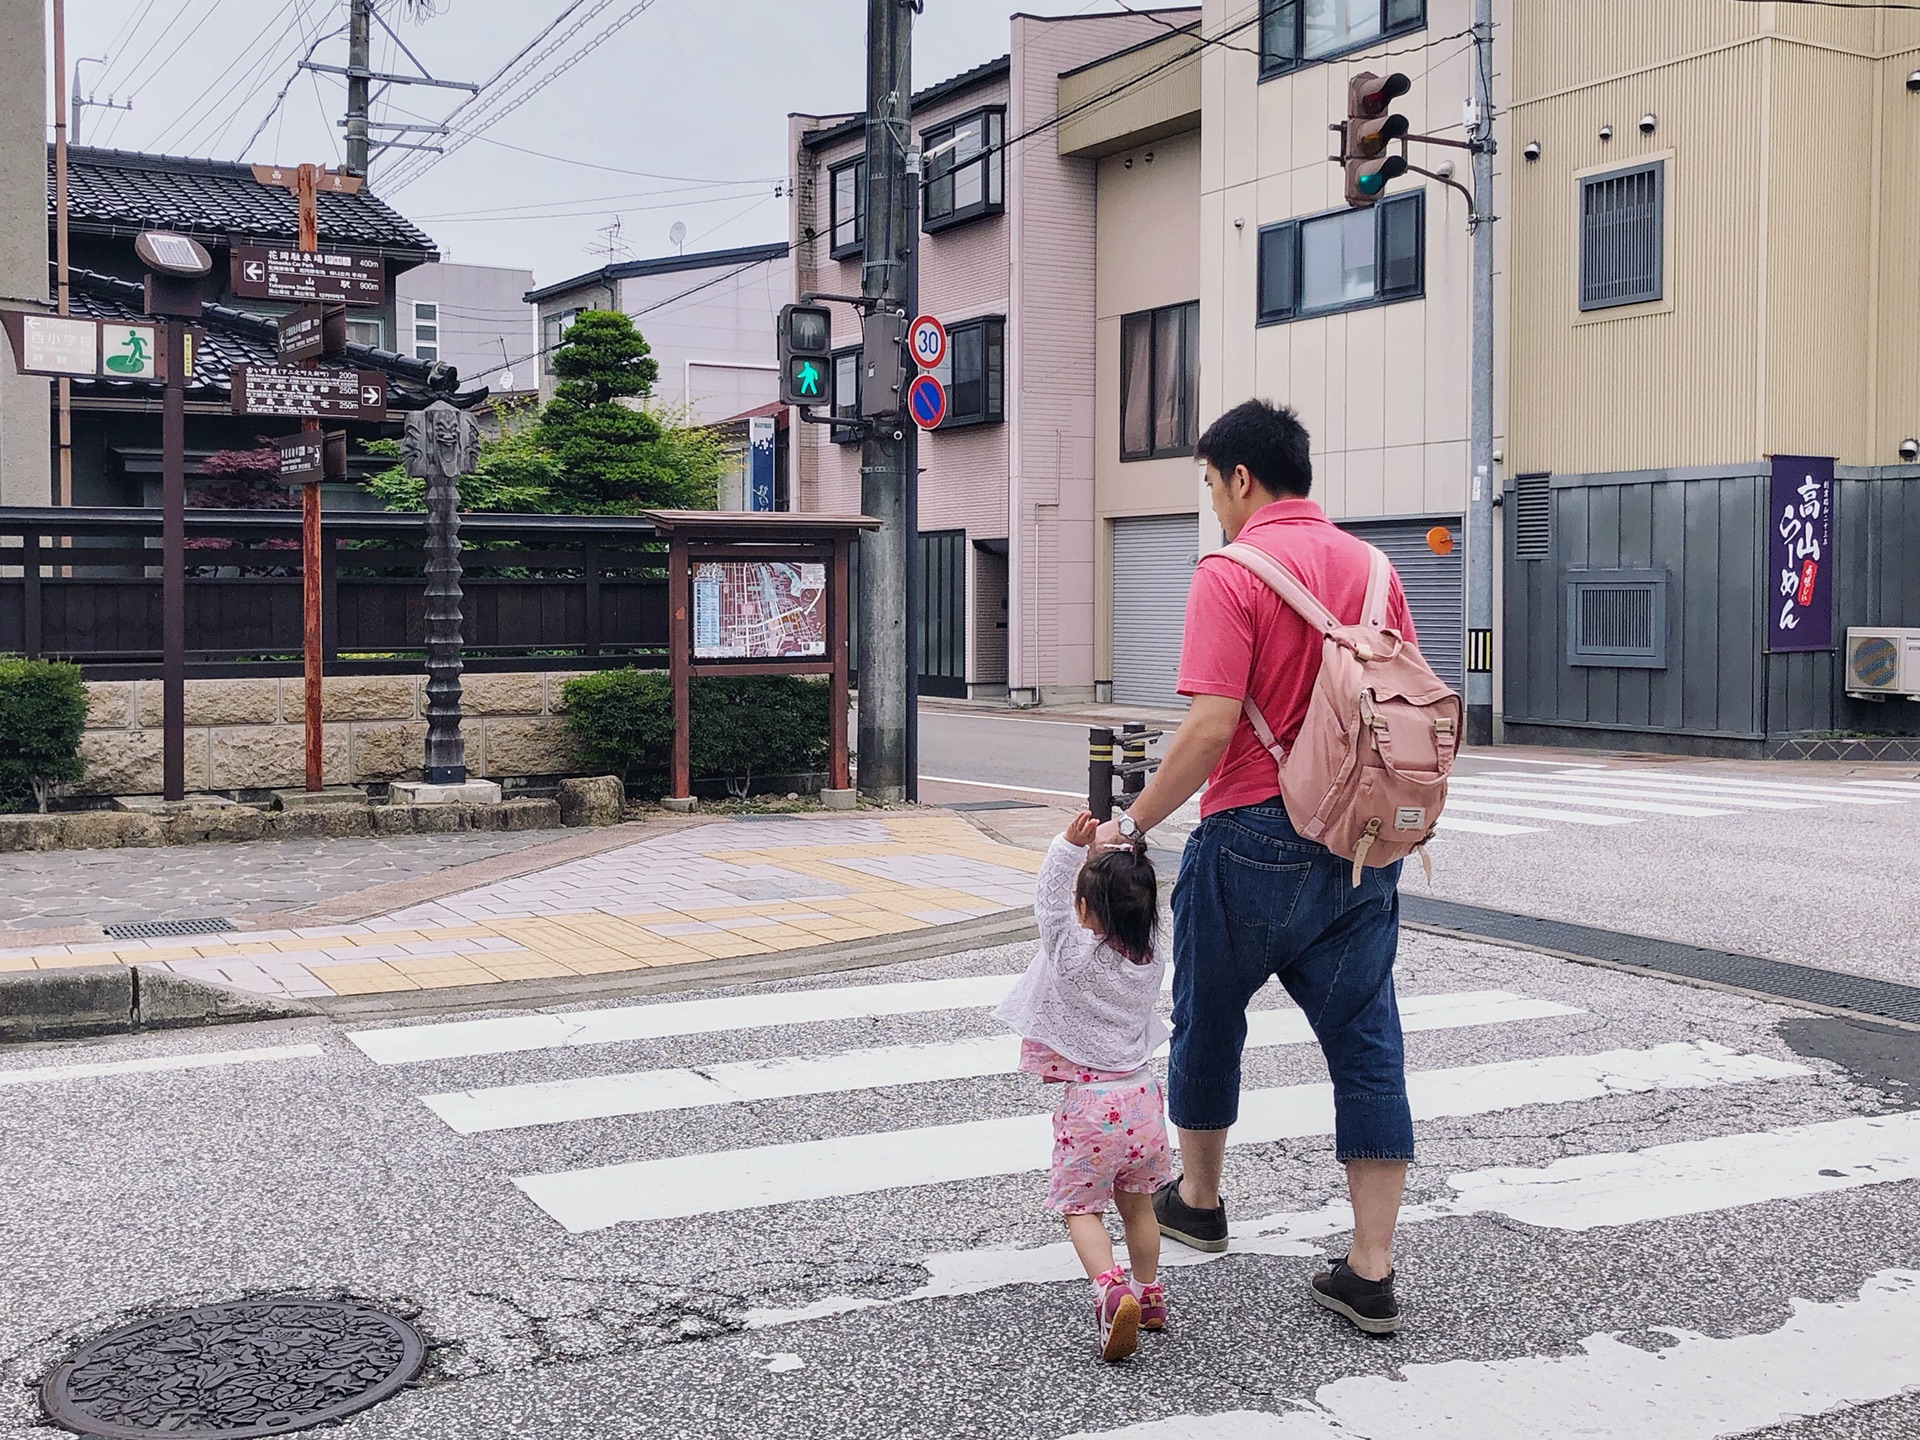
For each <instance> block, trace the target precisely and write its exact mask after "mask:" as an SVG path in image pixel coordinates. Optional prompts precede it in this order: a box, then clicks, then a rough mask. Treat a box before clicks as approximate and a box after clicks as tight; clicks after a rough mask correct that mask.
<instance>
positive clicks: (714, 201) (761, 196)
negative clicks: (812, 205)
mask: <svg viewBox="0 0 1920 1440" xmlns="http://www.w3.org/2000/svg"><path fill="white" fill-rule="evenodd" d="M746 198H748V197H747V196H746V195H743V194H734V195H708V196H704V197H702V198H701V199H698V200H663V201H662V202H661V203H660V204H658V205H621V206H617V207H611V208H610V207H608V206H605V205H595V204H592V203H590V202H587V201H579V202H567V201H561V202H557V203H561V204H567V203H578V204H579V205H580V206H581V208H580V209H577V210H534V211H532V212H531V213H526V214H510V213H506V212H504V211H499V210H452V211H445V212H443V213H441V214H437V215H416V216H415V217H414V219H416V220H418V221H420V222H422V223H425V222H426V221H429V220H438V221H443V222H450V223H454V224H459V223H462V222H465V223H473V222H476V221H481V220H489V221H510V220H571V219H578V218H580V217H581V216H586V215H639V214H644V213H646V212H647V211H650V210H690V209H692V208H693V207H694V206H696V205H726V204H730V203H731V202H733V201H736V200H744V199H746ZM775 198H777V197H776V196H774V195H769V194H766V193H764V192H756V193H755V194H754V195H753V196H752V199H753V201H754V203H755V204H758V203H760V202H761V201H763V200H772V199H775Z"/></svg>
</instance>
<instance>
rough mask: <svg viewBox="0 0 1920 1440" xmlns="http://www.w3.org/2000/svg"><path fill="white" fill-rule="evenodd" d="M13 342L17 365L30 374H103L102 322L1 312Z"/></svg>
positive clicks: (23, 312) (0, 314)
mask: <svg viewBox="0 0 1920 1440" xmlns="http://www.w3.org/2000/svg"><path fill="white" fill-rule="evenodd" d="M0 321H4V322H5V324H6V327H7V338H8V339H9V340H11V341H12V342H13V358H14V364H15V365H16V366H17V367H18V368H19V369H20V370H22V371H24V372H26V373H27V374H30V375H97V374H99V373H100V322H99V321H97V320H73V319H69V318H67V317H66V316H62V315H33V314H28V313H27V312H25V311H21V310H8V311H6V312H4V313H0Z"/></svg>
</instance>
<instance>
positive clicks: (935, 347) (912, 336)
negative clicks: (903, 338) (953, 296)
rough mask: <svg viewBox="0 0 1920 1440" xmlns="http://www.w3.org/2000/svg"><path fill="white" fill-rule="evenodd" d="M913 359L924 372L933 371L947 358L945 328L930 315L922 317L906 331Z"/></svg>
mask: <svg viewBox="0 0 1920 1440" xmlns="http://www.w3.org/2000/svg"><path fill="white" fill-rule="evenodd" d="M907 341H908V346H909V348H910V349H912V351H913V358H914V361H915V363H916V364H918V365H919V366H920V367H921V368H922V369H924V370H932V369H935V368H936V367H937V366H938V365H939V364H940V362H941V361H942V360H944V359H946V358H947V327H946V326H944V325H942V324H941V323H940V322H939V321H938V320H936V319H934V318H933V316H931V315H922V316H920V318H919V319H917V320H915V321H914V322H913V324H912V326H911V327H909V329H908V330H907Z"/></svg>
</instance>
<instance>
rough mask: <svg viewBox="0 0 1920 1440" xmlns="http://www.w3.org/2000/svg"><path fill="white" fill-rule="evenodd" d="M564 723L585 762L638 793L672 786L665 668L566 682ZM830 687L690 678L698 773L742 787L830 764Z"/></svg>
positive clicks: (801, 681)
mask: <svg viewBox="0 0 1920 1440" xmlns="http://www.w3.org/2000/svg"><path fill="white" fill-rule="evenodd" d="M563 690H564V693H565V695H566V700H567V730H568V732H569V733H570V734H571V735H572V736H573V743H574V750H575V753H576V755H577V756H578V758H579V760H580V763H581V764H582V765H583V766H584V767H585V768H587V769H589V770H593V771H598V772H602V773H605V774H609V775H618V776H619V777H620V778H621V779H622V780H624V781H625V782H626V783H627V785H628V787H629V788H631V789H632V790H634V791H636V792H637V793H640V794H660V793H663V792H664V791H665V789H666V785H667V778H668V769H669V767H670V766H671V765H672V763H673V691H672V687H671V686H670V685H669V684H668V682H667V675H666V672H665V671H663V670H631V669H628V670H603V671H600V672H599V673H598V674H594V675H582V676H579V677H577V678H576V679H573V680H569V681H567V683H566V685H565V686H564V687H563ZM827 700H828V686H827V685H826V683H825V682H823V681H818V680H809V679H806V678H804V677H801V676H797V675H771V676H758V675H756V676H743V677H742V678H740V679H738V680H728V679H722V678H702V679H697V680H695V681H694V682H693V693H692V695H691V697H690V700H689V705H690V708H691V710H692V720H693V735H692V745H691V748H692V757H691V758H692V764H693V778H694V779H696V780H725V781H727V784H728V788H729V789H730V790H733V791H734V792H735V793H737V794H745V793H746V792H747V789H748V788H749V787H750V786H751V784H752V782H753V777H754V776H756V775H788V774H795V773H801V772H806V771H813V770H819V769H822V768H824V766H825V765H826V760H827Z"/></svg>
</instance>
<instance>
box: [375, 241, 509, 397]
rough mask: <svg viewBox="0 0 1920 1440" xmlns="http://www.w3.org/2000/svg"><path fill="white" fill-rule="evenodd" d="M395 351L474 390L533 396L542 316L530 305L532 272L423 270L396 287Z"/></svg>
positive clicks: (474, 267) (461, 268) (434, 267)
mask: <svg viewBox="0 0 1920 1440" xmlns="http://www.w3.org/2000/svg"><path fill="white" fill-rule="evenodd" d="M393 288H394V298H395V302H396V303H395V306H394V328H395V330H396V331H397V332H398V333H396V334H395V335H394V336H393V337H392V343H391V346H390V348H392V349H394V350H398V351H399V352H400V353H401V354H402V355H408V356H411V357H412V358H414V359H416V360H438V361H442V362H444V363H445V364H448V365H451V366H453V367H454V368H455V369H457V370H458V371H459V372H460V383H461V384H462V386H464V387H465V388H467V389H472V388H473V387H474V386H476V385H485V386H487V387H488V388H489V389H491V390H493V391H494V392H495V393H496V394H499V393H502V392H506V393H511V392H513V391H517V390H531V389H533V388H534V385H535V383H536V381H537V378H538V377H537V366H536V354H535V352H536V351H538V350H539V348H540V342H539V340H538V339H537V338H536V332H537V326H536V323H535V322H536V318H537V317H536V313H535V311H534V307H533V306H532V305H530V304H528V303H527V300H526V294H527V291H528V290H530V289H532V288H533V272H532V271H531V270H514V269H510V268H508V267H506V266H502V265H452V264H448V263H446V262H444V261H443V262H441V263H438V264H433V265H419V266H416V267H415V268H413V269H412V270H409V271H407V272H406V273H405V274H404V275H402V276H401V277H400V278H399V279H398V280H396V281H395V282H394V287H393Z"/></svg>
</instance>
